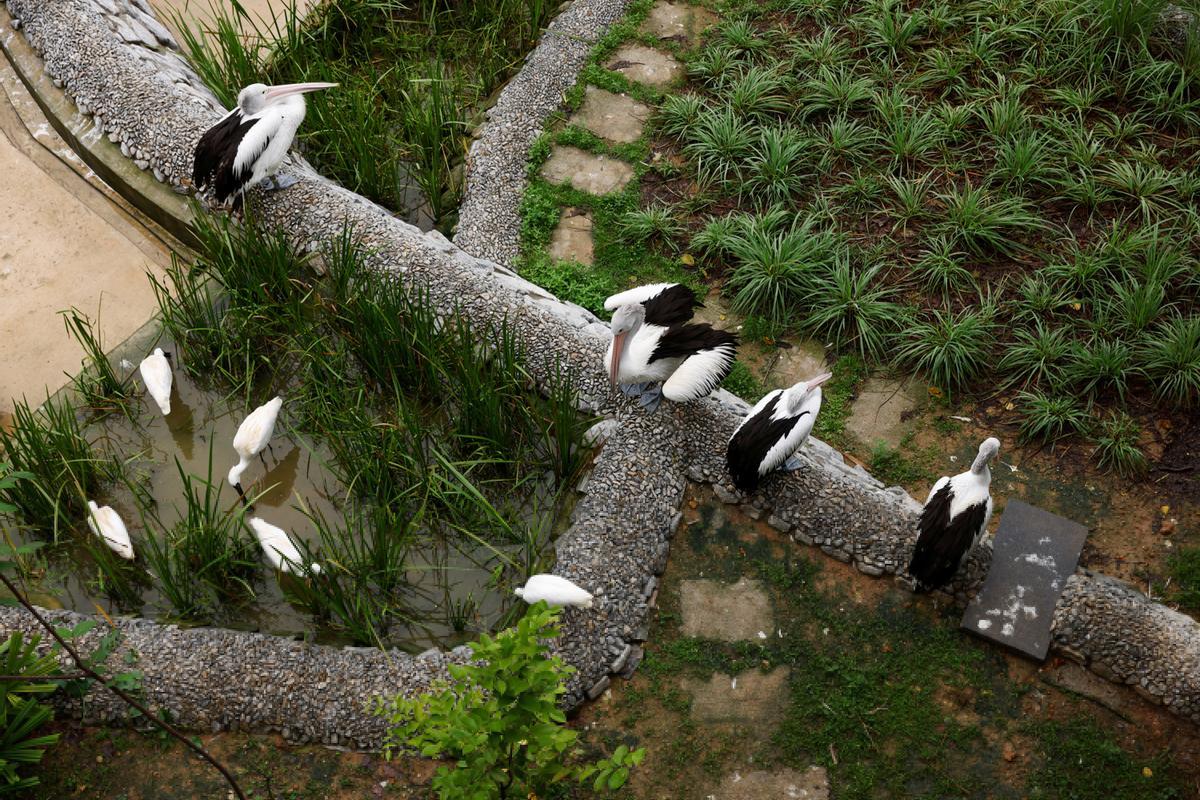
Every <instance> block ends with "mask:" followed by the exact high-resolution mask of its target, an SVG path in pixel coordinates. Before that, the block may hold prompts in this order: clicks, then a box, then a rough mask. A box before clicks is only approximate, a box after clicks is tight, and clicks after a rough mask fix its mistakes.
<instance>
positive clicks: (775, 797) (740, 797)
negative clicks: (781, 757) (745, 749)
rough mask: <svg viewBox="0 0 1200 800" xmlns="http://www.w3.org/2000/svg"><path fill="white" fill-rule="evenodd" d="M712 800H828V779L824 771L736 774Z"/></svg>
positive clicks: (792, 770)
mask: <svg viewBox="0 0 1200 800" xmlns="http://www.w3.org/2000/svg"><path fill="white" fill-rule="evenodd" d="M709 798H710V800H829V775H828V774H827V773H826V772H825V768H824V767H809V768H808V771H807V772H798V771H796V770H794V769H787V768H785V769H781V770H777V771H775V772H766V771H764V770H755V771H753V772H746V773H742V772H740V771H739V772H734V773H733V774H732V775H729V776H727V777H726V778H725V780H724V781H723V782H722V783H721V788H719V789H718V790H717V792H716V794H713V795H709Z"/></svg>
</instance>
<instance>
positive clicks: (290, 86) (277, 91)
mask: <svg viewBox="0 0 1200 800" xmlns="http://www.w3.org/2000/svg"><path fill="white" fill-rule="evenodd" d="M334 86H337V84H336V83H284V84H281V85H279V86H272V87H271V88H269V89H267V102H268V103H272V102H274V101H276V100H278V99H279V98H281V97H288V96H290V95H293V94H305V93H307V92H315V91H317V90H318V89H332V88H333V87H334Z"/></svg>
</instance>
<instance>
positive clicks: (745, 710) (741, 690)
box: [681, 667, 790, 729]
mask: <svg viewBox="0 0 1200 800" xmlns="http://www.w3.org/2000/svg"><path fill="white" fill-rule="evenodd" d="M789 674H790V673H789V670H788V669H787V667H776V668H775V669H773V670H771V671H770V672H766V673H764V672H761V671H759V670H756V669H752V670H748V671H746V672H743V673H741V674H739V675H733V676H730V675H722V674H721V673H719V672H718V673H716V674H714V675H713V676H712V678H710V679H709V680H706V681H705V680H700V679H698V678H688V679H685V680H683V681H682V682H681V685H682V686H683V688H684V690H685V691H687V692H688V693H689V694H691V695H692V719H693V720H694V721H696V722H703V723H707V722H732V723H738V724H742V725H754V726H756V727H757V728H760V729H761V728H763V727H764V726H769V725H770V723H772V722H774V721H776V720H778V719H779V717H780V716H781V712H782V711H783V709H785V708H787V701H788V688H787V679H788V675H789Z"/></svg>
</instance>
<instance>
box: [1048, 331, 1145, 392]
mask: <svg viewBox="0 0 1200 800" xmlns="http://www.w3.org/2000/svg"><path fill="white" fill-rule="evenodd" d="M1140 372H1141V370H1140V369H1139V368H1138V367H1136V366H1135V365H1134V363H1133V348H1132V347H1130V346H1129V344H1128V343H1126V342H1123V341H1120V340H1113V339H1102V338H1097V339H1095V340H1093V341H1092V342H1090V343H1088V344H1079V345H1076V346H1075V348H1073V351H1072V354H1071V361H1070V363H1069V364H1068V365H1067V370H1066V373H1067V380H1068V381H1070V382H1072V383H1073V384H1075V385H1076V386H1077V387H1078V388H1079V390H1080V391H1081V392H1083V393H1084V394H1086V395H1088V396H1089V397H1094V396H1096V395H1097V394H1098V393H1099V392H1101V391H1103V390H1106V389H1111V390H1113V391H1115V392H1116V393H1117V396H1118V397H1119V398H1120V399H1121V401H1122V402H1124V400H1125V392H1126V391H1127V390H1128V388H1129V381H1130V379H1132V378H1134V377H1136V376H1137V375H1138V374H1139V373H1140Z"/></svg>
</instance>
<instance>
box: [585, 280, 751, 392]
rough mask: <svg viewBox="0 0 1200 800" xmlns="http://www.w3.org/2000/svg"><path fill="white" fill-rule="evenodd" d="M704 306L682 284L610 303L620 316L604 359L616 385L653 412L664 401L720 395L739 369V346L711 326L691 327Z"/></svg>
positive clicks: (614, 320) (631, 292)
mask: <svg viewBox="0 0 1200 800" xmlns="http://www.w3.org/2000/svg"><path fill="white" fill-rule="evenodd" d="M698 305H701V303H700V301H699V300H697V299H696V295H695V294H694V293H693V292H692V290H691V289H689V288H687V287H686V286H683V285H681V284H678V283H655V284H651V285H648V286H639V287H637V288H636V289H630V290H629V291H627V292H621V293H620V294H614V295H613V296H612V297H610V298H608V299H607V300H605V301H604V307H605V308H606V309H608V310H609V311H613V312H614V313H613V317H612V342H611V343H610V344H609V346H608V353H607V354H606V355H605V357H604V360H605V361H606V362H607V364H608V377H609V380H611V381H612V383H613V385H614V386H615V385H618V384H619V385H620V386H621V391H622V392H624V393H625V394H627V395H630V396H640V399H639V402H640V403H641V404H642V406H644V407H645V408H647V409H648V410H650V411H654V410H655V409H656V408H658V404H659V403H660V402H661V401H662V398H664V397H665V398H667V399H668V400H671V401H673V402H676V403H686V402H687V401H689V400H696V399H698V398H701V397H704V396H706V395H708V394H709V393H710V392H712V390H713V389H716V388H717V386H719V385H720V384H721V381H723V380H725V377H726V376H727V375H729V371H730V370H732V369H733V362H734V360H735V359H736V358H737V344H738V340H737V337H736V336H734V335H733V334H732V333H729V332H728V331H722V330H717V329H715V328H713V326H711V325H709V324H708V323H707V322H698V323H691V322H689V320H690V319H691V318H692V309H694V308H695V307H696V306H698ZM660 382H661V386H659V385H658V384H659V383H660Z"/></svg>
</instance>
